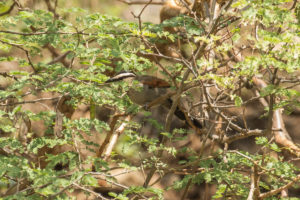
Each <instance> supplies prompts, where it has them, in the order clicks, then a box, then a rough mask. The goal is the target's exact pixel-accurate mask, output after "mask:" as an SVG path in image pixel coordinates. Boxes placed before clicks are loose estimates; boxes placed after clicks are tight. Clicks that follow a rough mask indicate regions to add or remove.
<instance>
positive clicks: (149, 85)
mask: <svg viewBox="0 0 300 200" xmlns="http://www.w3.org/2000/svg"><path fill="white" fill-rule="evenodd" d="M124 80H127V81H134V80H135V81H137V85H135V84H132V86H131V88H130V89H129V90H128V92H127V95H128V97H129V98H130V100H131V101H132V102H133V103H135V104H138V105H141V106H144V107H145V108H149V107H153V106H159V105H162V106H163V107H165V108H167V109H170V108H171V106H172V104H173V101H172V99H171V94H172V92H168V89H169V88H170V87H171V85H170V84H169V83H168V82H167V81H165V80H163V79H160V78H157V77H155V76H150V75H137V74H135V73H133V72H128V71H124V72H120V73H118V74H117V75H116V76H114V77H111V78H109V79H108V80H106V81H105V83H112V82H118V81H124ZM174 114H175V115H176V116H177V117H178V118H179V119H181V120H184V121H185V122H187V118H186V117H187V116H186V115H185V114H184V112H183V111H182V110H181V109H180V108H179V107H178V106H177V107H176V109H175V112H174ZM189 120H190V121H191V122H192V124H193V125H194V126H195V127H196V128H200V129H201V128H202V125H201V123H200V122H199V121H198V120H196V119H194V118H192V117H189Z"/></svg>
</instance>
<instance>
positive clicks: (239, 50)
mask: <svg viewBox="0 0 300 200" xmlns="http://www.w3.org/2000/svg"><path fill="white" fill-rule="evenodd" d="M124 2H125V1H124ZM44 3H45V6H47V8H48V10H42V9H31V8H27V7H24V5H23V2H22V1H17V0H15V1H6V2H2V1H1V2H0V10H1V11H2V13H0V16H1V20H0V44H1V45H0V48H1V62H2V64H3V63H5V64H6V66H8V67H5V68H4V67H2V69H3V70H1V72H0V75H1V77H2V79H3V80H5V84H4V85H3V86H2V89H1V91H0V103H1V104H0V106H1V112H0V115H1V121H0V122H1V123H0V128H1V138H0V152H1V155H0V157H1V159H0V163H1V165H0V177H1V179H0V183H1V195H3V198H4V199H52V198H53V199H69V198H71V196H75V195H76V194H78V192H79V191H83V192H85V194H87V195H91V197H90V198H92V199H93V198H99V199H164V198H167V196H165V197H164V194H165V193H166V191H167V190H168V191H172V192H173V193H175V194H176V195H177V196H178V199H188V198H189V199H192V194H191V193H192V191H193V193H195V191H198V195H202V196H206V198H215V199H219V198H220V199H249V200H250V199H268V198H269V199H277V198H278V197H279V196H280V195H281V197H288V195H289V189H291V188H293V187H296V186H297V183H298V181H299V179H300V176H299V175H297V172H298V170H299V169H298V168H297V167H296V165H294V163H293V161H294V160H297V158H298V156H299V154H300V149H299V148H298V146H297V145H296V144H295V143H294V141H293V139H292V137H291V136H290V134H289V132H288V130H287V129H286V128H285V121H284V120H283V110H285V111H287V112H290V113H291V112H297V109H298V108H297V106H299V102H298V97H299V95H300V93H299V92H298V91H297V90H296V86H297V85H299V82H300V80H299V78H298V76H297V73H298V68H299V51H300V48H299V47H300V45H299V38H298V32H299V21H298V20H299V11H298V9H297V8H298V4H297V1H289V0H272V1H271V0H252V1H246V0H236V1H232V0H230V1H216V0H212V1H195V2H194V3H189V2H188V1H178V2H177V5H172V6H173V7H167V6H170V5H169V4H167V5H165V7H164V9H165V10H168V9H174V11H176V12H175V15H174V16H171V17H174V18H170V17H168V18H167V19H164V21H163V22H162V23H161V24H152V23H144V22H143V21H142V16H143V15H142V14H143V11H144V10H145V9H147V6H149V5H150V4H152V3H154V4H157V3H160V2H153V1H151V0H150V1H148V2H144V4H145V6H144V8H143V9H142V10H141V12H140V13H139V14H138V15H134V18H135V19H136V20H137V22H124V21H122V20H120V19H119V18H116V17H112V16H107V15H101V14H99V13H92V14H91V13H88V12H87V11H85V10H83V9H80V8H65V7H64V2H63V1H57V0H56V1H53V2H52V1H49V0H45V2H44ZM125 3H141V2H130V1H126V2H125ZM142 3H143V2H142ZM175 3H176V2H175ZM165 61H166V62H165ZM121 71H132V72H134V73H136V74H138V75H141V74H151V72H153V71H155V72H156V73H155V74H160V76H161V77H163V79H164V80H165V81H167V82H168V83H169V84H170V85H171V86H172V87H171V89H170V92H169V93H167V94H166V95H165V97H166V98H167V97H172V99H173V103H172V106H171V109H170V110H169V111H168V113H167V115H166V119H165V121H164V122H163V123H159V122H158V121H157V120H156V119H155V118H151V117H149V115H150V114H151V113H149V111H147V109H145V107H142V106H138V105H135V104H134V103H133V102H131V100H130V99H129V97H128V96H127V95H126V94H127V93H126V92H127V91H128V89H129V87H131V86H132V85H130V84H127V83H126V82H119V83H111V84H108V83H105V81H106V80H107V79H109V78H110V77H111V76H113V75H115V74H117V73H118V72H121ZM41 104H42V105H43V106H42V107H38V105H41ZM28 105H31V107H30V106H28ZM32 105H33V106H32ZM84 105H85V106H86V108H89V109H88V113H89V116H87V115H86V114H84V113H83V112H81V113H82V115H80V116H79V117H78V116H77V117H74V115H73V114H74V112H75V113H76V112H77V113H79V111H78V110H80V108H81V107H82V106H84ZM249 105H256V107H255V109H256V112H257V113H258V114H257V116H259V115H261V116H260V117H261V118H262V120H261V123H264V124H263V125H257V124H253V123H251V121H249V120H248V117H249V116H248V115H247V112H246V110H249V109H250V108H249ZM177 106H179V107H180V108H181V110H182V111H183V112H184V113H185V115H186V116H188V117H187V119H189V118H194V119H196V120H198V121H199V123H200V122H201V124H202V128H201V129H199V127H195V126H193V124H192V123H191V121H190V120H187V122H186V123H187V124H188V125H187V126H184V127H183V128H181V129H173V128H171V122H172V120H173V119H174V118H175V117H174V112H175V109H176V107H177ZM96 107H98V108H100V110H101V112H100V113H99V112H98V113H97V109H96ZM107 109H108V110H109V114H107V113H106V112H104V110H107ZM252 109H253V107H252ZM150 111H151V109H150ZM141 112H142V113H144V115H145V116H146V118H147V120H148V121H150V122H151V124H152V126H155V127H156V128H157V130H158V131H159V133H160V134H159V135H157V136H156V137H150V136H149V135H147V134H142V133H141V131H140V130H141V129H140V128H141V127H142V125H143V123H142V122H141V121H139V120H131V119H132V118H133V117H134V116H135V115H136V114H137V113H141ZM72 115H73V117H72ZM97 116H98V117H97ZM99 116H100V117H99ZM103 118H106V119H105V120H104V119H103ZM41 123H42V124H44V127H45V128H40V127H41V125H40V124H41ZM38 125H39V126H38ZM121 134H122V135H126V137H125V138H126V139H125V140H122V143H123V149H124V148H125V146H126V151H127V154H124V152H122V150H119V151H117V150H115V151H113V149H114V147H115V145H116V142H117V140H118V139H119V136H120V135H121ZM253 136H256V139H255V141H256V146H255V149H256V150H255V151H252V152H247V151H242V150H240V149H238V148H234V146H232V145H231V144H232V143H239V142H240V143H241V142H242V140H245V139H247V140H248V141H250V140H254V138H253ZM191 138H197V140H199V141H198V142H199V144H200V146H199V147H198V148H194V147H193V146H192V145H190V143H191V141H190V142H187V143H186V144H185V145H178V141H189V140H191ZM130 149H131V150H130ZM128 151H131V152H132V151H140V154H141V155H142V156H134V154H133V153H131V154H128ZM116 169H119V170H120V169H123V170H124V172H123V173H129V171H136V172H141V173H143V174H144V182H143V183H142V184H133V185H132V184H130V185H126V184H120V183H119V182H118V181H119V180H118V177H117V176H116V174H114V170H116ZM157 174H158V175H159V176H157ZM166 175H168V176H169V177H176V179H175V180H176V181H174V182H172V183H170V184H163V183H162V182H161V180H162V179H163V178H164V177H165V176H166ZM154 176H155V177H158V178H156V180H155V179H154V178H153V177H154ZM108 185H110V186H112V187H111V189H107V186H108ZM157 185H159V187H158V186H157ZM209 187H210V188H215V189H210V190H209V189H207V188H209ZM105 188H106V190H104V189H105ZM202 188H206V189H202ZM199 191H201V194H199ZM203 194H204V195H203ZM295 195H296V194H295ZM298 195H299V194H298Z"/></svg>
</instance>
